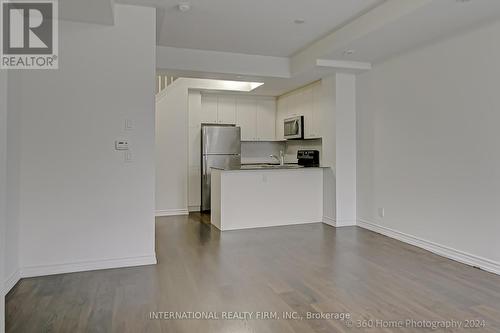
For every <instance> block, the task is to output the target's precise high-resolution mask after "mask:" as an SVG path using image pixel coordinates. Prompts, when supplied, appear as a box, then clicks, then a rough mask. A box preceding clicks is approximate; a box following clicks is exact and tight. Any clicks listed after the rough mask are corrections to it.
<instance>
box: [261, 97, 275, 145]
mask: <svg viewBox="0 0 500 333" xmlns="http://www.w3.org/2000/svg"><path fill="white" fill-rule="evenodd" d="M275 132H276V102H275V101H274V100H265V99H262V100H257V140H260V141H273V140H275V139H276V135H275Z"/></svg>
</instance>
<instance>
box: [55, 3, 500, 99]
mask: <svg viewBox="0 0 500 333" xmlns="http://www.w3.org/2000/svg"><path fill="white" fill-rule="evenodd" d="M65 1H77V0H65ZM92 1H96V0H92ZM106 1H109V0H106ZM115 2H117V3H126V4H134V5H141V6H149V7H154V8H156V9H157V10H156V11H157V38H158V45H159V47H158V48H157V70H158V71H159V72H163V73H169V74H171V75H174V76H178V77H179V76H185V77H195V78H196V77H199V78H212V79H223V80H237V81H258V82H264V85H263V86H261V87H259V88H257V89H255V90H254V91H253V92H252V93H253V94H259V95H272V96H277V95H281V94H283V93H286V92H288V91H290V90H293V89H296V88H298V87H300V86H302V85H305V84H307V83H310V82H313V81H315V80H318V79H321V78H323V77H326V76H328V75H332V74H333V73H335V72H338V71H345V70H348V71H350V70H351V69H352V68H357V69H358V70H354V72H356V73H359V72H361V71H364V70H367V69H369V68H371V65H372V64H377V63H379V62H382V61H385V60H386V59H388V58H390V57H394V56H396V55H398V54H401V53H404V52H407V51H408V50H411V49H415V48H417V47H420V46H423V45H426V44H429V43H432V42H435V41H438V40H442V39H444V38H448V37H451V36H453V35H456V34H459V33H461V32H463V31H467V30H471V29H474V28H475V27H479V26H481V25H484V24H487V23H489V22H491V21H496V20H498V19H500V1H499V0H115ZM182 2H189V3H190V5H191V9H190V10H189V11H187V12H181V11H179V9H178V5H179V3H182ZM296 19H302V20H304V21H305V22H304V23H303V24H297V23H295V22H294V20H296ZM492 42H493V41H492ZM348 50H352V51H353V52H352V54H349V53H348V52H346V51H348Z"/></svg>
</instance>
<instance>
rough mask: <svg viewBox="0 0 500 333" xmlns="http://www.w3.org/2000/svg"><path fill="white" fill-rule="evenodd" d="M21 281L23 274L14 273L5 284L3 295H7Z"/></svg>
mask: <svg viewBox="0 0 500 333" xmlns="http://www.w3.org/2000/svg"><path fill="white" fill-rule="evenodd" d="M19 280H21V272H20V271H19V270H16V271H14V272H13V273H12V274H11V275H10V276H9V277H8V278H7V280H5V281H4V284H3V294H4V295H7V294H8V293H9V291H10V290H11V289H12V288H14V286H15V285H16V283H17V282H19Z"/></svg>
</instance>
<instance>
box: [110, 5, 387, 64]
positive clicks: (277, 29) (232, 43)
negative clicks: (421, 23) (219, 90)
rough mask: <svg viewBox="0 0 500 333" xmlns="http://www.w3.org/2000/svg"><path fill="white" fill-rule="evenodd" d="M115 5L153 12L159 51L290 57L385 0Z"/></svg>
mask: <svg viewBox="0 0 500 333" xmlns="http://www.w3.org/2000/svg"><path fill="white" fill-rule="evenodd" d="M116 2H118V3H126V4H135V5H141V6H151V7H155V8H156V9H157V38H158V45H161V46H171V47H178V48H188V49H202V50H214V51H224V52H234V53H245V54H256V55H267V56H280V57H288V56H291V55H292V54H293V53H295V52H297V51H298V50H300V49H301V48H303V47H305V46H307V45H308V44H309V43H311V42H313V41H315V40H316V39H318V38H321V37H323V36H324V35H326V34H328V33H329V32H332V31H333V30H335V29H337V28H339V27H340V26H342V25H344V24H346V23H347V22H349V21H351V20H353V19H354V18H356V17H357V16H359V15H361V14H362V13H364V12H366V11H368V10H370V9H371V8H373V7H374V6H376V5H378V4H380V3H382V2H383V0H292V1H291V0H189V4H190V5H191V9H190V10H189V11H187V12H181V11H180V10H179V9H178V4H179V3H181V2H187V1H186V0H117V1H116ZM296 19H302V20H304V21H305V22H304V23H302V24H297V23H295V22H294V20H296Z"/></svg>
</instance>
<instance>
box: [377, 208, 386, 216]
mask: <svg viewBox="0 0 500 333" xmlns="http://www.w3.org/2000/svg"><path fill="white" fill-rule="evenodd" d="M378 216H379V217H380V218H383V217H384V216H385V208H380V207H379V209H378Z"/></svg>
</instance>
